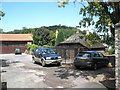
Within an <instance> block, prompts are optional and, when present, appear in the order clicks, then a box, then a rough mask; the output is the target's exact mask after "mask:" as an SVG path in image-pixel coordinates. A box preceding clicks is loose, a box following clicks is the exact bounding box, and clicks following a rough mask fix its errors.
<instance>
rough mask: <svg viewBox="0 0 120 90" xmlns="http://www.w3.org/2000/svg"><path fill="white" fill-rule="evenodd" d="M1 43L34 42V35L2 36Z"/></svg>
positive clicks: (0, 36)
mask: <svg viewBox="0 0 120 90" xmlns="http://www.w3.org/2000/svg"><path fill="white" fill-rule="evenodd" d="M0 41H33V39H32V34H0Z"/></svg>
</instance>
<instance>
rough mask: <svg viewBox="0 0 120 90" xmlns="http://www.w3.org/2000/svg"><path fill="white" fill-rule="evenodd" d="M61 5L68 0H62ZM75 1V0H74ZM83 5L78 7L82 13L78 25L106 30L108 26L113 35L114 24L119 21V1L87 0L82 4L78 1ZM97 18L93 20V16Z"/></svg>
mask: <svg viewBox="0 0 120 90" xmlns="http://www.w3.org/2000/svg"><path fill="white" fill-rule="evenodd" d="M62 1H63V2H64V3H61V2H60V4H61V6H59V7H62V6H64V5H65V4H67V3H68V0H62ZM75 1H77V0H75ZM80 3H81V4H82V5H83V7H81V8H80V14H82V15H83V19H82V20H80V26H84V27H85V26H86V24H88V25H95V27H96V28H97V29H98V31H100V32H101V31H102V32H104V31H106V30H108V28H107V27H110V31H111V33H112V35H113V36H114V35H115V24H116V23H118V22H120V15H119V14H120V2H105V1H104V0H103V2H87V4H84V3H82V2H80ZM95 17H96V18H98V20H97V21H95V19H94V18H95Z"/></svg>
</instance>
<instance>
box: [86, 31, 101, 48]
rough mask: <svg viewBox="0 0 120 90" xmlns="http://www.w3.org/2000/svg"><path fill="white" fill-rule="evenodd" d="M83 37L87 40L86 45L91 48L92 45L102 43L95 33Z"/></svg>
mask: <svg viewBox="0 0 120 90" xmlns="http://www.w3.org/2000/svg"><path fill="white" fill-rule="evenodd" d="M84 37H85V38H86V39H87V44H88V45H89V46H92V44H95V43H101V42H102V41H103V40H101V39H100V37H99V36H98V34H97V33H95V32H93V33H90V34H89V35H84Z"/></svg>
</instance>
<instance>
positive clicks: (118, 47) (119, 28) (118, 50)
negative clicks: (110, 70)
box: [115, 23, 120, 90]
mask: <svg viewBox="0 0 120 90" xmlns="http://www.w3.org/2000/svg"><path fill="white" fill-rule="evenodd" d="M115 55H116V65H115V67H116V88H118V90H120V23H117V24H116V27H115Z"/></svg>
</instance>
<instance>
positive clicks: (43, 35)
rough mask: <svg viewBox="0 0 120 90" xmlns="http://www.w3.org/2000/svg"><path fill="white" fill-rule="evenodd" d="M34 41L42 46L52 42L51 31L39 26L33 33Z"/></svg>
mask: <svg viewBox="0 0 120 90" xmlns="http://www.w3.org/2000/svg"><path fill="white" fill-rule="evenodd" d="M33 40H34V43H35V44H37V45H40V46H43V45H48V44H49V43H50V40H51V39H50V31H49V30H48V29H45V28H38V29H36V31H35V32H34V34H33Z"/></svg>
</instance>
